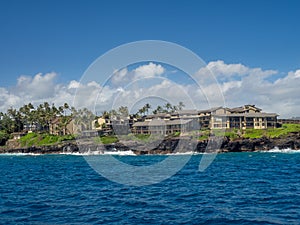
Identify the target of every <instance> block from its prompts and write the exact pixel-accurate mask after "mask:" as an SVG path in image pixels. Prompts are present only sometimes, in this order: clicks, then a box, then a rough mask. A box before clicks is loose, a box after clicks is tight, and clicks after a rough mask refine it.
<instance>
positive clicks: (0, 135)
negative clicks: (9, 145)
mask: <svg viewBox="0 0 300 225" xmlns="http://www.w3.org/2000/svg"><path fill="white" fill-rule="evenodd" d="M8 138H9V134H7V133H6V132H5V131H0V145H4V144H5V142H6V141H7V140H8Z"/></svg>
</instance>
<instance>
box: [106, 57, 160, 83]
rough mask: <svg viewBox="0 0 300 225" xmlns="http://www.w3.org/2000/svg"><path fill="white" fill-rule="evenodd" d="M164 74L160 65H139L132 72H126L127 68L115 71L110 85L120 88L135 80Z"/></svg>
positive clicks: (150, 63) (151, 63)
mask: <svg viewBox="0 0 300 225" xmlns="http://www.w3.org/2000/svg"><path fill="white" fill-rule="evenodd" d="M164 72H165V68H164V67H163V66H162V65H160V64H155V63H153V62H149V63H148V64H145V65H141V66H139V67H137V68H136V69H133V70H132V71H128V69H127V68H123V69H121V70H119V71H115V72H114V74H113V76H112V77H111V84H112V85H113V86H122V85H126V84H128V83H130V82H133V81H134V80H137V79H143V78H149V77H156V76H160V75H162V74H163V73H164Z"/></svg>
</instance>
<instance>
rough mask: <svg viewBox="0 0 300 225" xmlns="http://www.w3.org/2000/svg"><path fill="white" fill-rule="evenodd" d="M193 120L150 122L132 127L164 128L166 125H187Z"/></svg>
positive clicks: (138, 123)
mask: <svg viewBox="0 0 300 225" xmlns="http://www.w3.org/2000/svg"><path fill="white" fill-rule="evenodd" d="M191 121H193V120H152V121H144V122H136V123H134V124H133V125H132V126H133V127H143V126H150V127H151V126H166V125H181V124H187V123H189V122H191Z"/></svg>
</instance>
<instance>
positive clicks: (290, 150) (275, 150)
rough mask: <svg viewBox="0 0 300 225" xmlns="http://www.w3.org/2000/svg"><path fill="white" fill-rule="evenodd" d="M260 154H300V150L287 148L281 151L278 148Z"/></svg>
mask: <svg viewBox="0 0 300 225" xmlns="http://www.w3.org/2000/svg"><path fill="white" fill-rule="evenodd" d="M260 152H266V153H268V152H270V153H300V150H294V149H290V148H285V149H279V148H277V147H275V148H273V149H270V150H266V151H260Z"/></svg>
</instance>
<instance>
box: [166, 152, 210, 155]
mask: <svg viewBox="0 0 300 225" xmlns="http://www.w3.org/2000/svg"><path fill="white" fill-rule="evenodd" d="M204 154H209V153H205V152H176V153H168V154H164V155H204Z"/></svg>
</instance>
